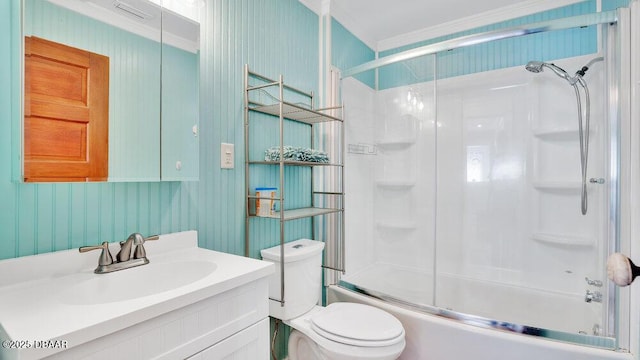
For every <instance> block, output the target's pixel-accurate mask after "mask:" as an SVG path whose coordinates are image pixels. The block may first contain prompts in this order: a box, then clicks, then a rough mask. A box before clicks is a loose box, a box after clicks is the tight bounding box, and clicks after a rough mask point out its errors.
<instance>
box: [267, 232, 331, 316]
mask: <svg viewBox="0 0 640 360" xmlns="http://www.w3.org/2000/svg"><path fill="white" fill-rule="evenodd" d="M323 249H324V243H323V242H322V241H315V240H309V239H300V240H296V241H291V242H288V243H286V244H284V302H285V303H284V306H281V304H280V302H279V301H273V300H271V301H269V315H271V316H272V317H274V318H277V319H280V320H289V319H293V318H296V317H298V316H300V315H302V314H304V313H305V312H307V311H309V310H311V309H312V308H313V307H314V305H316V303H317V302H318V300H319V299H320V296H321V294H322V267H321V266H322V250H323ZM260 255H262V259H263V260H266V261H271V262H273V263H275V266H276V271H275V273H274V274H273V275H271V278H270V279H269V297H270V298H271V299H277V300H280V298H281V293H280V283H281V277H280V259H281V253H280V246H279V245H278V246H275V247H272V248H268V249H264V250H261V251H260Z"/></svg>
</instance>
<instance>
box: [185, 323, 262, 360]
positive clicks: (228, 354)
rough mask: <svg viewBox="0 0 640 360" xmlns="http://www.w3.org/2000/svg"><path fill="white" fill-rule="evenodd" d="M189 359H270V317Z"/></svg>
mask: <svg viewBox="0 0 640 360" xmlns="http://www.w3.org/2000/svg"><path fill="white" fill-rule="evenodd" d="M188 359H189V360H214V359H226V360H269V318H266V319H262V320H261V321H260V322H258V323H256V324H254V325H252V326H250V327H248V328H246V329H244V330H242V331H240V332H238V333H236V334H234V335H233V336H230V337H228V338H226V339H224V340H222V341H220V342H219V343H217V344H215V345H212V346H210V347H208V348H206V349H204V350H202V351H201V352H199V353H197V354H195V355H193V356H191V357H189V358H188Z"/></svg>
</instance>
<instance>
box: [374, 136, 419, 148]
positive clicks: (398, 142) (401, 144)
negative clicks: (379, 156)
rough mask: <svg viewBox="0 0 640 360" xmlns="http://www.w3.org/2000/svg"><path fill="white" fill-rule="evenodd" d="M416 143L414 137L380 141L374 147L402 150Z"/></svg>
mask: <svg viewBox="0 0 640 360" xmlns="http://www.w3.org/2000/svg"><path fill="white" fill-rule="evenodd" d="M415 143H416V138H415V137H410V138H387V139H381V140H379V141H378V142H377V143H376V146H377V147H379V148H381V149H385V150H402V149H406V148H408V147H409V146H411V145H413V144H415Z"/></svg>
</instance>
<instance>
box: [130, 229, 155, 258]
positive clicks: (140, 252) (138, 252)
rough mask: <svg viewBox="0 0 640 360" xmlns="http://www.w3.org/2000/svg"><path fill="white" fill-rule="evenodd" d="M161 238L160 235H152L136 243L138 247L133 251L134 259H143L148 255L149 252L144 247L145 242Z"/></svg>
mask: <svg viewBox="0 0 640 360" xmlns="http://www.w3.org/2000/svg"><path fill="white" fill-rule="evenodd" d="M158 239H160V235H152V236H149V237H146V238H144V241H142V242H141V243H140V244H138V245H136V249H135V250H134V251H133V258H134V259H142V258H146V257H147V252H146V251H145V249H144V243H145V242H147V241H150V240H158Z"/></svg>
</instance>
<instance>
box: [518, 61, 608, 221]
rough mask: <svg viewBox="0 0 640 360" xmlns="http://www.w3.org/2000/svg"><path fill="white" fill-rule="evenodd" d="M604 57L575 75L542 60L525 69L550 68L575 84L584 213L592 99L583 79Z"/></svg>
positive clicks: (585, 211)
mask: <svg viewBox="0 0 640 360" xmlns="http://www.w3.org/2000/svg"><path fill="white" fill-rule="evenodd" d="M603 60H604V58H603V57H597V58H595V59H592V60H591V61H589V62H588V63H587V64H586V65H585V66H583V67H582V68H581V69H580V70H578V71H576V73H575V75H574V76H570V75H569V74H568V73H567V72H566V71H565V70H564V69H563V68H561V67H559V66H557V65H555V64H553V63H546V62H542V61H529V62H528V63H527V65H526V66H525V69H527V70H528V71H531V72H533V73H540V72H542V70H543V68H547V69H550V70H551V71H553V72H554V73H555V74H556V75H558V76H559V77H561V78H563V79H565V80H567V82H569V85H571V86H573V89H574V90H575V93H576V102H577V104H578V136H579V137H580V175H581V176H582V186H581V192H580V203H581V204H580V210H581V212H582V215H586V214H587V164H588V160H589V122H590V121H589V118H590V106H591V104H590V101H589V88H588V87H587V82H586V81H585V80H584V79H583V76H584V74H585V73H586V72H587V70H589V67H591V65H593V64H594V63H595V62H598V61H603ZM578 85H580V86H581V87H582V88H583V89H584V98H585V109H584V126H583V110H582V100H581V94H580V89H579V88H578Z"/></svg>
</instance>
